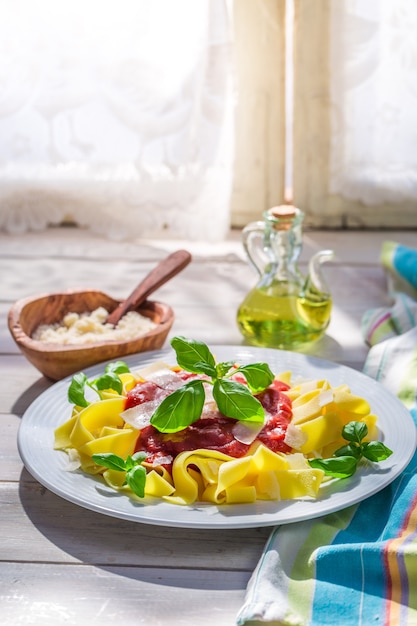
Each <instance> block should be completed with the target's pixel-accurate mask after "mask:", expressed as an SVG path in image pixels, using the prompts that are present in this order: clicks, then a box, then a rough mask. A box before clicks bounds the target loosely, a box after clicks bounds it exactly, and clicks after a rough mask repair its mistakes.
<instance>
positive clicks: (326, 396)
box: [319, 389, 334, 406]
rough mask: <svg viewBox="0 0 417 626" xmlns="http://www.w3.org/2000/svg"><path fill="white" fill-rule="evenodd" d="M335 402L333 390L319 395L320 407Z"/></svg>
mask: <svg viewBox="0 0 417 626" xmlns="http://www.w3.org/2000/svg"><path fill="white" fill-rule="evenodd" d="M333 400H334V394H333V390H332V389H326V391H322V392H321V394H320V395H319V406H326V405H327V404H330V403H331V402H333Z"/></svg>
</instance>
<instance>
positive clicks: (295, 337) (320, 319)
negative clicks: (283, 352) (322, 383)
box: [237, 285, 332, 349]
mask: <svg viewBox="0 0 417 626" xmlns="http://www.w3.org/2000/svg"><path fill="white" fill-rule="evenodd" d="M275 291H276V292H277V293H278V294H279V292H280V291H281V290H280V289H276V290H275ZM331 308H332V301H331V298H330V297H329V296H327V297H326V295H324V294H322V295H321V296H317V295H314V294H311V295H309V294H302V295H293V294H285V295H276V294H274V286H273V285H271V286H269V287H268V288H266V289H264V288H262V287H261V288H259V287H256V288H255V289H252V291H250V292H249V294H248V295H247V296H246V298H245V299H244V301H243V302H242V304H241V305H240V307H239V309H238V313H237V323H238V326H239V328H240V331H241V333H242V334H243V335H244V337H246V338H247V339H248V340H249V341H250V343H252V344H254V345H258V346H270V347H275V348H282V349H292V348H297V347H301V346H303V345H304V344H307V343H310V342H311V341H315V340H316V339H318V338H319V337H320V336H321V335H322V334H323V332H324V331H325V329H326V328H327V326H328V324H329V321H330V314H331Z"/></svg>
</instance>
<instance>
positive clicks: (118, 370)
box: [68, 361, 130, 408]
mask: <svg viewBox="0 0 417 626" xmlns="http://www.w3.org/2000/svg"><path fill="white" fill-rule="evenodd" d="M125 372H130V369H129V367H128V366H127V365H126V363H125V362H124V361H116V362H115V363H109V364H108V365H106V367H105V369H104V374H102V376H99V377H98V378H96V379H95V380H92V381H89V380H88V378H87V376H86V375H85V374H84V372H79V373H78V374H75V375H74V376H73V377H72V380H71V384H70V386H69V388H68V400H69V402H71V403H72V404H76V405H77V406H81V407H83V408H85V407H87V406H88V405H89V404H90V403H89V402H88V400H87V399H86V397H85V391H86V387H90V389H93V390H94V391H95V392H96V393H97V394H98V395H99V396H100V398H101V397H102V394H101V392H102V391H104V390H106V389H113V391H116V393H118V394H121V393H122V391H123V383H122V381H121V379H120V377H119V376H118V374H122V373H125Z"/></svg>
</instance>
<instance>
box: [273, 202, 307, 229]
mask: <svg viewBox="0 0 417 626" xmlns="http://www.w3.org/2000/svg"><path fill="white" fill-rule="evenodd" d="M298 213H299V210H298V209H297V208H296V207H295V206H293V205H292V204H280V205H279V206H274V207H272V209H269V211H268V216H269V217H270V218H272V220H271V221H272V227H273V229H274V230H289V229H290V228H291V227H292V223H293V219H294V218H295V217H296V216H297V215H298Z"/></svg>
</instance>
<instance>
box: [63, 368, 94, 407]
mask: <svg viewBox="0 0 417 626" xmlns="http://www.w3.org/2000/svg"><path fill="white" fill-rule="evenodd" d="M86 384H87V376H86V375H85V374H84V373H83V372H79V373H78V374H75V375H74V376H73V377H72V380H71V384H70V386H69V389H68V400H69V402H71V403H72V404H75V405H77V406H82V407H87V406H88V405H89V404H90V403H89V402H87V400H86V398H85V386H86Z"/></svg>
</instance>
